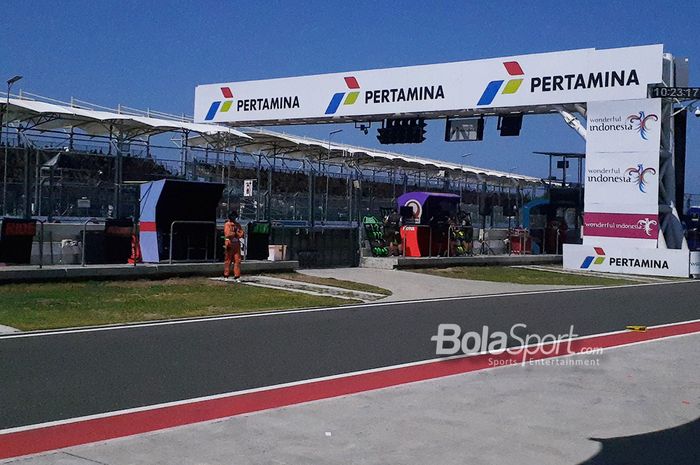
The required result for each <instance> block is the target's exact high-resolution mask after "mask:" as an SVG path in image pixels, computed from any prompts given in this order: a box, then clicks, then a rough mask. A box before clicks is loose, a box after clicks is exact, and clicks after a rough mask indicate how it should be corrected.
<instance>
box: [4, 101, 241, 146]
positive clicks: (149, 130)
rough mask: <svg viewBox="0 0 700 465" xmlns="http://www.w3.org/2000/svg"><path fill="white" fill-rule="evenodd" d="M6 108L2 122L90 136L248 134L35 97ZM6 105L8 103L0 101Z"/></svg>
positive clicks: (209, 136) (134, 136) (206, 136)
mask: <svg viewBox="0 0 700 465" xmlns="http://www.w3.org/2000/svg"><path fill="white" fill-rule="evenodd" d="M9 102H10V104H9V106H8V108H7V109H6V113H5V114H6V116H5V122H8V121H9V122H20V123H25V124H26V128H27V129H34V130H39V131H41V130H51V129H63V128H79V129H81V130H83V131H85V132H86V133H87V134H90V135H93V136H106V135H110V133H111V134H112V135H115V136H117V137H122V138H125V139H133V138H137V137H144V136H148V135H153V134H160V133H164V132H172V131H187V132H194V133H197V134H199V135H200V136H201V137H202V138H203V139H207V140H208V141H209V142H210V143H211V142H212V141H214V140H215V139H216V138H217V137H220V136H222V135H229V136H235V137H236V138H239V139H248V138H249V137H248V136H247V135H245V134H244V133H242V132H241V131H238V130H236V129H232V128H230V127H227V126H220V125H213V124H198V123H191V122H188V121H177V120H171V119H165V118H153V117H150V116H138V115H131V114H123V113H115V112H109V111H101V110H92V109H87V108H81V107H76V106H67V105H57V104H54V103H47V102H42V101H37V100H26V99H17V98H11V99H10V100H9ZM1 104H2V106H3V107H5V106H7V104H6V103H5V102H1Z"/></svg>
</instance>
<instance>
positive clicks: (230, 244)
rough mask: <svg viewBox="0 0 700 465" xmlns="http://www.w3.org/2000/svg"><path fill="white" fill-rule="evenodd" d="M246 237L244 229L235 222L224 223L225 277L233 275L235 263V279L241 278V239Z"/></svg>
mask: <svg viewBox="0 0 700 465" xmlns="http://www.w3.org/2000/svg"><path fill="white" fill-rule="evenodd" d="M244 236H245V232H244V231H243V227H241V225H240V224H238V223H237V222H235V221H227V222H226V223H224V238H225V241H224V252H225V253H224V277H226V278H228V276H229V274H231V262H232V261H233V277H234V278H240V277H241V239H243V237H244Z"/></svg>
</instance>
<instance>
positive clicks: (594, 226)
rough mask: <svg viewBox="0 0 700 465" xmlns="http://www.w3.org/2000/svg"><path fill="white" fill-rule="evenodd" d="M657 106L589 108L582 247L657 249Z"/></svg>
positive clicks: (645, 102) (634, 103) (647, 102)
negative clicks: (610, 246)
mask: <svg viewBox="0 0 700 465" xmlns="http://www.w3.org/2000/svg"><path fill="white" fill-rule="evenodd" d="M660 115H661V100H660V99H637V100H618V101H611V102H589V104H588V111H587V120H588V125H587V135H586V176H585V183H586V184H585V186H586V189H585V194H584V195H585V198H584V200H585V213H584V221H583V235H584V241H583V243H584V244H585V245H599V246H609V245H620V246H628V247H629V246H633V247H648V248H656V246H657V239H658V236H659V217H658V212H659V148H660V144H661V116H660Z"/></svg>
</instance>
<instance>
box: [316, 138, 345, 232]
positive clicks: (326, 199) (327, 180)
mask: <svg viewBox="0 0 700 465" xmlns="http://www.w3.org/2000/svg"><path fill="white" fill-rule="evenodd" d="M339 132H343V130H342V129H336V130H335V131H331V132H329V133H328V160H327V161H330V159H331V136H332V135H334V134H338V133H339ZM318 168H319V170H320V169H321V166H320V163H319V167H318ZM328 183H329V179H328V166H327V163H326V198H325V199H324V202H323V203H324V205H323V221H324V222H326V221H328ZM348 214H349V212H348Z"/></svg>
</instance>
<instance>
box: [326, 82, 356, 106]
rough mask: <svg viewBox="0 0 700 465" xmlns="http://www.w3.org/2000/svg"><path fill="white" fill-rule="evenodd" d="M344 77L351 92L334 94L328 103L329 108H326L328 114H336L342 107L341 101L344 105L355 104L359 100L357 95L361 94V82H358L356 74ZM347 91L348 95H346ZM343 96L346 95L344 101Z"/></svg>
mask: <svg viewBox="0 0 700 465" xmlns="http://www.w3.org/2000/svg"><path fill="white" fill-rule="evenodd" d="M344 79H345V85H346V86H348V89H349V90H350V92H338V93H336V94H333V97H331V101H330V103H328V108H326V114H327V115H332V114H335V112H336V111H338V107H340V103H341V102H342V103H343V105H352V104H354V103H355V102H356V101H357V97H358V96H359V95H360V92H359V90H358V89H359V88H360V84H359V83H358V82H357V79H355V77H354V76H346V77H345V78H344ZM346 93H347V97H345V94H346ZM343 97H345V101H344V102H343Z"/></svg>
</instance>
